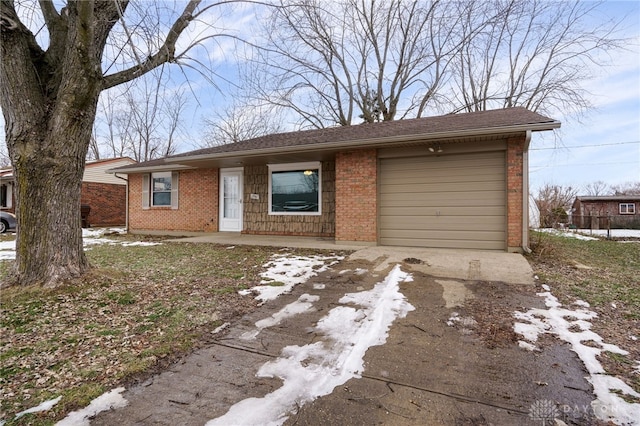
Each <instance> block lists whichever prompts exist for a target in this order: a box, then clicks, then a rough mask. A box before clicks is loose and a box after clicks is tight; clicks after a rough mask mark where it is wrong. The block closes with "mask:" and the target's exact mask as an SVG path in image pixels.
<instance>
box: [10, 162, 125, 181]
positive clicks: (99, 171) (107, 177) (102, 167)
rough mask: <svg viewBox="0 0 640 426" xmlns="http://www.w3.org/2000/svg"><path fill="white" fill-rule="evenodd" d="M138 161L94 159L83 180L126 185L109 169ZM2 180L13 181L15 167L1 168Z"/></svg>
mask: <svg viewBox="0 0 640 426" xmlns="http://www.w3.org/2000/svg"><path fill="white" fill-rule="evenodd" d="M135 162H136V161H135V160H133V159H132V158H129V157H118V158H108V159H105V160H92V161H87V162H86V163H85V168H84V175H83V176H82V181H83V182H96V183H110V184H116V185H126V181H124V180H123V179H119V178H117V177H115V176H114V175H112V174H109V173H107V170H109V169H112V168H114V167H122V166H125V165H130V164H134V163H135ZM0 180H2V181H13V168H11V167H9V168H6V169H0Z"/></svg>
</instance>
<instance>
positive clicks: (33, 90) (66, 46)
mask: <svg viewBox="0 0 640 426" xmlns="http://www.w3.org/2000/svg"><path fill="white" fill-rule="evenodd" d="M200 2H201V0H190V1H189V2H188V3H187V4H186V5H185V8H184V11H183V12H182V14H181V15H180V17H178V18H177V19H176V20H175V22H174V23H173V25H172V26H171V28H170V29H169V30H168V31H167V34H166V38H165V40H164V43H163V44H162V45H161V46H159V48H158V50H157V52H155V53H153V54H149V55H148V56H147V57H146V58H145V59H144V61H142V62H140V63H136V64H134V65H132V66H131V67H130V68H127V69H124V70H121V71H118V72H115V73H113V74H111V75H108V76H103V75H102V68H101V64H102V53H103V51H104V49H105V45H106V42H107V38H108V36H109V33H110V31H111V29H112V28H113V26H114V25H115V23H116V22H122V20H123V14H124V12H125V10H126V8H127V5H128V4H129V1H128V0H81V1H68V2H66V3H65V5H64V7H62V9H61V10H60V11H58V10H57V9H56V6H55V5H54V2H51V1H40V2H38V4H39V6H40V11H41V12H42V17H43V18H44V22H45V25H46V27H47V30H48V36H49V38H48V40H47V41H48V42H49V47H48V48H47V49H46V50H43V49H42V48H41V47H40V45H39V44H38V40H37V38H36V37H35V35H34V34H33V33H32V32H31V31H30V30H29V28H27V26H25V25H24V23H23V22H22V21H21V20H20V17H19V16H18V13H17V12H16V10H15V2H13V1H9V0H2V1H0V30H1V31H0V57H2V61H0V95H2V96H1V97H0V105H1V106H2V112H3V114H4V118H5V133H6V141H7V149H8V151H9V156H10V158H11V163H12V165H13V169H14V176H15V181H16V214H17V217H18V236H17V240H16V251H17V254H16V262H15V267H14V272H15V274H14V278H15V282H16V283H19V284H22V285H29V284H45V285H48V286H54V285H57V284H59V283H62V282H63V281H64V280H66V279H67V278H72V277H76V276H79V275H81V274H82V273H83V272H85V271H86V270H87V269H88V268H89V264H88V262H87V258H86V257H85V255H84V252H83V250H82V228H81V226H80V225H81V222H80V193H81V188H82V175H83V173H84V160H85V157H86V154H87V150H88V148H89V143H90V140H91V128H92V125H93V122H94V120H95V116H96V106H97V103H98V96H99V95H100V91H101V90H105V89H108V88H110V87H113V86H116V85H118V84H122V83H125V82H127V81H131V80H134V79H136V78H138V77H139V76H141V75H143V74H145V73H146V72H148V71H150V70H152V69H154V68H156V67H158V66H160V65H161V64H163V63H167V62H175V61H176V57H175V46H176V42H177V40H178V37H179V36H180V34H182V32H183V31H184V30H185V28H187V26H188V25H189V23H190V22H191V21H193V19H194V12H195V11H196V9H197V8H198V6H199V5H200ZM55 3H57V2H55ZM34 19H36V18H34ZM36 20H37V19H36ZM152 33H153V34H152ZM152 33H150V37H152V38H153V43H155V42H157V40H156V37H157V35H155V32H152ZM45 38H46V37H45ZM132 44H133V42H132ZM196 44H197V43H195V44H194V45H196ZM192 46H193V45H192Z"/></svg>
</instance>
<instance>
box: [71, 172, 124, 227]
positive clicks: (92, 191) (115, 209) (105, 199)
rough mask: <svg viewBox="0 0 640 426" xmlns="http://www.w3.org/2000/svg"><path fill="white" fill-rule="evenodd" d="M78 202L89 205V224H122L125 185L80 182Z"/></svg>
mask: <svg viewBox="0 0 640 426" xmlns="http://www.w3.org/2000/svg"><path fill="white" fill-rule="evenodd" d="M80 202H81V203H82V204H88V205H89V206H90V207H91V212H90V213H89V225H91V226H124V225H125V223H126V221H127V218H126V210H127V208H126V206H127V187H126V186H125V185H114V184H109V183H95V182H82V196H81V200H80Z"/></svg>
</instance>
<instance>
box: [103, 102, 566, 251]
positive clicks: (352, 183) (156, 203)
mask: <svg viewBox="0 0 640 426" xmlns="http://www.w3.org/2000/svg"><path fill="white" fill-rule="evenodd" d="M558 127H560V123H559V122H558V121H555V120H553V119H550V118H547V117H544V116H542V115H539V114H537V113H533V112H531V111H528V110H526V109H524V108H509V109H502V110H494V111H483V112H474V113H467V114H455V115H445V116H440V117H429V118H419V119H411V120H399V121H391V122H382V123H372V124H360V125H353V126H346V127H334V128H327V129H320V130H308V131H299V132H291V133H282V134H272V135H268V136H263V137H259V138H255V139H250V140H246V141H242V142H237V143H233V144H229V145H222V146H217V147H213V148H206V149H201V150H197V151H191V152H187V153H183V154H178V155H173V156H170V157H167V158H164V159H160V160H154V161H149V162H144V163H138V164H133V165H131V166H124V167H119V168H115V169H113V170H111V171H112V172H117V173H118V174H127V175H128V179H129V201H128V202H129V222H128V228H129V231H130V232H134V233H181V232H186V231H190V232H194V231H195V232H221V231H225V232H241V233H245V234H264V235H301V236H315V237H322V238H332V239H334V240H335V241H336V243H341V242H345V243H347V242H348V243H361V244H363V245H375V244H380V245H396V246H417V247H445V248H471V249H492V250H508V251H522V249H523V248H526V247H527V245H528V204H529V193H528V147H529V141H530V138H531V133H532V132H537V131H547V130H552V129H556V128H558Z"/></svg>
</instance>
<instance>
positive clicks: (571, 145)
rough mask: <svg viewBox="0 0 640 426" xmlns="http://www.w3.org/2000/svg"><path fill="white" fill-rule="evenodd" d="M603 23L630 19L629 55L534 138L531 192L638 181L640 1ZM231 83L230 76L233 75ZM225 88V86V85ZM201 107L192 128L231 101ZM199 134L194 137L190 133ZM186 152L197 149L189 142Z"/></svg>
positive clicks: (207, 91)
mask: <svg viewBox="0 0 640 426" xmlns="http://www.w3.org/2000/svg"><path fill="white" fill-rule="evenodd" d="M600 8H601V11H602V19H607V18H614V19H619V18H623V17H626V20H625V22H624V26H623V32H622V33H621V34H618V36H620V37H625V38H630V39H632V40H633V42H632V43H629V44H628V45H627V49H626V51H622V52H613V53H612V55H611V56H609V57H607V58H604V60H605V61H606V62H607V66H606V67H604V68H602V69H600V70H598V74H599V77H598V78H596V79H594V80H592V81H586V82H585V83H584V85H585V87H586V88H587V90H588V91H589V93H590V94H591V95H590V97H589V101H590V102H591V103H592V104H593V106H594V108H593V109H592V110H589V111H588V112H587V113H586V114H584V115H583V116H580V117H576V116H556V115H554V116H553V117H552V118H554V119H556V120H559V121H561V122H562V127H561V129H560V130H556V131H555V132H545V134H542V133H538V134H534V135H533V138H532V142H531V147H530V148H531V152H530V189H531V192H532V193H535V191H536V190H537V189H538V188H539V187H541V186H543V185H545V184H557V185H564V186H569V185H570V186H573V187H574V188H578V189H580V188H582V187H583V186H584V185H586V184H589V183H592V182H595V181H604V182H605V183H607V184H610V185H616V184H622V183H625V182H630V181H640V0H622V1H606V2H604V4H603V5H601V6H600ZM236 12H237V14H235V17H236V18H237V17H238V16H241V17H242V19H237V21H238V23H234V21H235V20H234V19H231V22H230V23H229V24H230V28H231V29H232V30H233V29H238V30H239V32H240V33H246V28H247V26H250V22H248V21H247V15H250V14H243V13H241V12H240V11H236ZM230 43H231V42H230V41H229V40H226V41H223V42H222V44H221V45H220V46H219V47H218V49H215V50H214V51H213V52H212V53H211V56H212V57H213V58H214V59H215V62H216V63H218V64H219V68H218V70H219V71H220V73H221V74H222V75H233V67H234V64H233V63H230V62H229V61H230V60H231V57H230V56H228V55H226V54H225V52H229V51H230V50H232V49H233V47H232V45H231V44H230ZM231 79H232V77H231ZM222 85H223V86H224V83H223V84H222ZM201 89H202V92H200V93H199V95H200V96H199V98H200V99H202V100H203V102H204V103H203V104H202V105H200V107H199V108H197V111H196V113H195V114H194V115H193V119H194V126H197V125H198V124H199V121H201V118H202V117H203V116H205V115H209V114H212V112H213V111H215V110H216V109H217V108H220V105H225V104H227V103H230V101H231V99H229V96H228V95H225V92H226V91H225V90H224V88H223V90H222V93H221V92H220V91H218V90H215V89H213V88H211V87H208V88H206V87H201ZM192 136H196V135H192ZM187 145H189V146H186V147H185V148H184V150H189V149H193V148H196V147H198V146H197V143H187Z"/></svg>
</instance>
